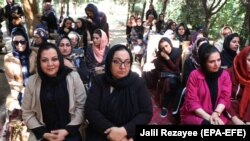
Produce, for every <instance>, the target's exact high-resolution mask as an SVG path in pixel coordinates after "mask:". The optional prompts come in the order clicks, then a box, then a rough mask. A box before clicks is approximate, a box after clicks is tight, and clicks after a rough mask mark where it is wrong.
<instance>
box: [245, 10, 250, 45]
mask: <svg viewBox="0 0 250 141" xmlns="http://www.w3.org/2000/svg"><path fill="white" fill-rule="evenodd" d="M245 16H246V17H245V18H246V21H247V23H246V27H248V28H247V40H248V42H247V46H248V45H250V33H249V31H250V6H248V7H247V13H246V15H245ZM244 47H245V46H244Z"/></svg>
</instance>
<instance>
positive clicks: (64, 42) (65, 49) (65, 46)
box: [59, 38, 72, 57]
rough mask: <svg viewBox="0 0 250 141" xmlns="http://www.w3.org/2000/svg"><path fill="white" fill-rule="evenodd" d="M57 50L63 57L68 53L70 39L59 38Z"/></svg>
mask: <svg viewBox="0 0 250 141" xmlns="http://www.w3.org/2000/svg"><path fill="white" fill-rule="evenodd" d="M59 50H60V52H61V53H62V55H63V56H64V57H66V56H68V55H70V53H71V50H72V47H71V44H70V41H69V40H68V39H67V38H64V39H62V40H61V42H60V44H59Z"/></svg>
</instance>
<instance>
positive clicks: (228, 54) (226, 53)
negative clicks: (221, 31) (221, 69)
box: [221, 33, 240, 67]
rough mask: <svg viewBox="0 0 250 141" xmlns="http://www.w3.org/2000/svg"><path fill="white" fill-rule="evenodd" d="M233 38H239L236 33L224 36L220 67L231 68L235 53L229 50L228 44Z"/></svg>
mask: <svg viewBox="0 0 250 141" xmlns="http://www.w3.org/2000/svg"><path fill="white" fill-rule="evenodd" d="M234 37H240V36H239V34H237V33H232V34H230V35H228V36H226V38H225V40H224V42H223V50H222V52H221V65H222V66H227V67H231V66H233V60H234V57H235V56H236V55H237V51H233V50H231V49H230V42H231V41H232V40H233V38H234Z"/></svg>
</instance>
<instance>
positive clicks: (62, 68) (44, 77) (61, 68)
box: [37, 43, 70, 82]
mask: <svg viewBox="0 0 250 141" xmlns="http://www.w3.org/2000/svg"><path fill="white" fill-rule="evenodd" d="M50 48H53V49H55V50H56V53H57V56H58V60H59V63H60V65H59V70H58V74H61V75H63V76H66V75H67V74H68V73H69V72H70V71H69V70H70V69H69V68H67V67H65V66H64V61H63V56H62V54H61V52H60V50H59V48H58V47H56V46H55V45H54V44H52V43H45V44H44V45H43V47H42V48H39V49H38V53H37V72H38V74H39V76H40V77H41V79H42V80H46V81H47V80H48V76H47V75H46V74H45V73H44V72H43V71H42V68H41V62H40V60H41V54H42V52H43V51H44V50H48V49H50ZM63 76H61V77H57V79H61V78H63ZM57 82H58V80H57Z"/></svg>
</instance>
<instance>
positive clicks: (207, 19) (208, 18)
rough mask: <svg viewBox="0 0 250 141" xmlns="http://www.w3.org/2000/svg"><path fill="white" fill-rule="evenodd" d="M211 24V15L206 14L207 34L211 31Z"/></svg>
mask: <svg viewBox="0 0 250 141" xmlns="http://www.w3.org/2000/svg"><path fill="white" fill-rule="evenodd" d="M210 25H211V15H206V18H205V28H204V33H205V34H206V35H208V33H209V31H208V30H209V28H210Z"/></svg>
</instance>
